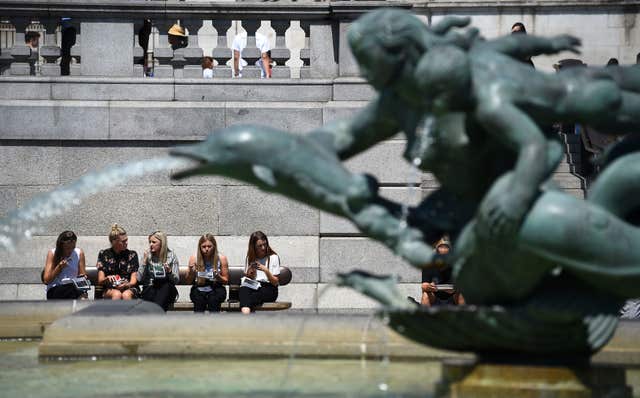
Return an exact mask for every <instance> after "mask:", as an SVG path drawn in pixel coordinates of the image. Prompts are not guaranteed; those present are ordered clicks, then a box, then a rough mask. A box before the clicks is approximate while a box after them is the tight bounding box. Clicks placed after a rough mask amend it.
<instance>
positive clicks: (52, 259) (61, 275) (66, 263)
mask: <svg viewBox="0 0 640 398" xmlns="http://www.w3.org/2000/svg"><path fill="white" fill-rule="evenodd" d="M77 241H78V237H77V236H76V234H74V233H73V232H72V231H64V232H63V233H61V234H60V235H58V240H57V241H56V247H55V249H51V250H50V251H49V252H48V253H47V260H46V262H45V265H44V272H43V274H42V281H43V282H44V283H45V284H46V285H47V300H51V299H77V298H79V297H80V296H81V294H82V293H81V292H80V291H79V290H78V289H77V288H76V286H75V285H74V284H73V283H71V282H70V281H69V279H72V278H77V277H78V276H83V275H85V259H84V252H83V251H82V249H80V248H77V247H76V242H77ZM64 279H67V281H64Z"/></svg>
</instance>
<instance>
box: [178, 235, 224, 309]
mask: <svg viewBox="0 0 640 398" xmlns="http://www.w3.org/2000/svg"><path fill="white" fill-rule="evenodd" d="M198 272H207V273H211V274H210V275H211V276H212V277H213V279H209V278H201V277H197V275H198ZM187 282H190V283H193V286H192V287H191V294H190V297H191V301H192V302H193V312H204V311H205V310H206V309H208V310H209V312H211V313H213V312H220V304H222V302H223V301H224V300H225V299H226V298H227V290H226V289H225V287H224V285H226V284H227V283H229V261H228V260H227V257H226V256H224V255H222V254H220V253H219V252H218V243H217V242H216V238H215V237H214V236H213V234H204V235H202V236H201V237H200V240H198V251H197V254H196V255H195V256H191V257H190V258H189V273H188V274H187Z"/></svg>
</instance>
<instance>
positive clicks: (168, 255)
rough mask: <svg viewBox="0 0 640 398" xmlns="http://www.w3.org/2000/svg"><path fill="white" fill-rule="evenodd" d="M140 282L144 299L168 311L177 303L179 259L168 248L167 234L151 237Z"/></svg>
mask: <svg viewBox="0 0 640 398" xmlns="http://www.w3.org/2000/svg"><path fill="white" fill-rule="evenodd" d="M138 280H139V281H140V284H141V285H142V286H143V290H142V299H143V300H146V301H151V302H152V303H156V304H158V305H159V306H160V307H162V309H164V310H165V311H167V310H168V309H169V306H170V305H171V304H173V303H174V302H175V301H176V297H178V289H176V283H178V282H179V281H180V268H179V264H178V257H177V256H176V255H175V253H174V252H173V250H171V249H169V247H168V246H167V234H165V233H164V232H162V231H156V232H154V233H152V234H151V235H149V250H145V252H144V256H143V257H142V270H140V271H138Z"/></svg>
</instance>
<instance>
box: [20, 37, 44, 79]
mask: <svg viewBox="0 0 640 398" xmlns="http://www.w3.org/2000/svg"><path fill="white" fill-rule="evenodd" d="M24 44H25V45H26V46H27V47H29V48H30V49H31V56H30V57H29V59H30V61H29V66H30V68H29V69H30V70H29V74H30V75H32V76H34V75H35V74H36V69H37V65H38V61H39V60H38V58H39V56H38V46H39V44H40V33H38V32H34V31H28V32H27V33H25V34H24Z"/></svg>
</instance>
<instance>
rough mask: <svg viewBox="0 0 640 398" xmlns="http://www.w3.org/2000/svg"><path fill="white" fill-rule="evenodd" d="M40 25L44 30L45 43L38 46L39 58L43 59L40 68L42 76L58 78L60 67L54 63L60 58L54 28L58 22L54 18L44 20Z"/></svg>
mask: <svg viewBox="0 0 640 398" xmlns="http://www.w3.org/2000/svg"><path fill="white" fill-rule="evenodd" d="M42 23H43V24H44V27H45V29H46V32H47V34H46V35H45V42H44V43H43V45H42V46H40V56H41V57H42V58H44V63H43V64H42V66H41V67H40V73H41V74H42V76H60V65H58V64H57V63H56V61H57V60H58V58H60V47H59V46H58V45H57V44H56V41H55V37H56V28H57V27H58V20H57V19H55V18H45V19H44V20H43V21H42Z"/></svg>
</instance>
